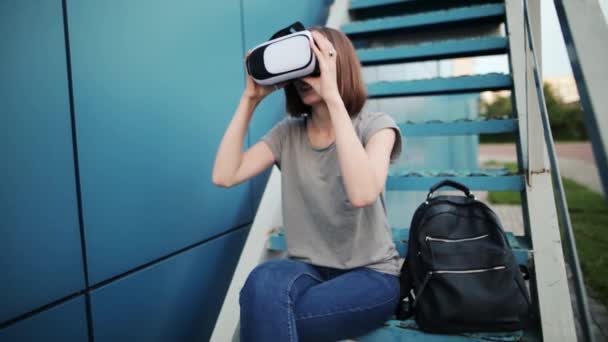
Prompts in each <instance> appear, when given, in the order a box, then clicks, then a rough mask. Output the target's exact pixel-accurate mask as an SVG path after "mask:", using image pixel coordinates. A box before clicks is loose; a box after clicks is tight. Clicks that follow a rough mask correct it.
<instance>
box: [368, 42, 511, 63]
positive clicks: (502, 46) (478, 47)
mask: <svg viewBox="0 0 608 342" xmlns="http://www.w3.org/2000/svg"><path fill="white" fill-rule="evenodd" d="M507 50H508V41H507V39H506V38H505V37H483V38H468V39H451V40H444V41H440V42H430V43H429V42H427V43H421V44H415V45H403V46H397V47H390V48H387V47H383V48H371V49H358V50H357V55H358V57H359V60H360V61H361V63H362V64H363V65H378V64H391V63H403V62H412V61H423V60H431V59H441V58H455V57H470V56H481V55H490V54H500V53H506V52H507Z"/></svg>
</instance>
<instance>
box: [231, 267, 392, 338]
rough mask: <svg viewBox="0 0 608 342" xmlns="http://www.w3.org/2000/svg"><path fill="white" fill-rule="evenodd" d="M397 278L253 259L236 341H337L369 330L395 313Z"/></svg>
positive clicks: (358, 270) (241, 300) (364, 270)
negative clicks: (259, 261)
mask: <svg viewBox="0 0 608 342" xmlns="http://www.w3.org/2000/svg"><path fill="white" fill-rule="evenodd" d="M398 300H399V278H398V277H396V276H393V275H390V274H386V273H381V272H377V271H374V270H371V269H369V268H356V269H352V270H338V269H333V268H328V267H320V266H314V265H310V264H307V263H304V262H301V261H296V260H291V259H274V260H271V261H267V262H265V263H263V264H260V265H258V266H257V267H256V268H255V269H254V270H253V271H252V272H251V273H250V274H249V277H248V278H247V281H246V282H245V285H244V286H243V288H242V289H241V293H240V298H239V303H240V306H241V330H240V334H241V341H242V342H251V341H264V342H268V341H278V342H283V341H288V342H292V341H337V340H343V339H347V338H355V337H357V336H361V335H364V334H366V333H368V332H371V331H373V330H375V329H377V328H379V327H380V326H382V324H383V323H384V322H385V321H386V320H387V319H389V318H391V316H392V314H393V313H394V310H395V307H396V305H397V302H398Z"/></svg>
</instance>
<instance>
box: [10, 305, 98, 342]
mask: <svg viewBox="0 0 608 342" xmlns="http://www.w3.org/2000/svg"><path fill="white" fill-rule="evenodd" d="M87 340H88V332H87V322H86V316H85V308H84V298H83V297H82V296H80V297H76V298H74V299H71V300H69V301H67V302H65V303H62V304H60V305H58V306H56V307H53V308H51V309H48V310H45V311H43V312H41V313H39V314H37V315H35V316H32V317H30V318H27V319H25V320H23V321H20V322H18V323H16V324H13V325H11V326H9V327H8V328H5V329H2V330H0V342H17V341H18V342H29V341H32V342H34V341H66V342H67V341H69V342H78V341H83V342H84V341H87Z"/></svg>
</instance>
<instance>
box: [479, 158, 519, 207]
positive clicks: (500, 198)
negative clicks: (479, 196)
mask: <svg viewBox="0 0 608 342" xmlns="http://www.w3.org/2000/svg"><path fill="white" fill-rule="evenodd" d="M484 167H488V168H501V169H508V170H509V171H512V172H516V171H517V164H516V163H498V162H495V161H490V162H488V163H486V164H485V165H484ZM488 200H489V201H490V203H494V204H520V203H521V198H520V195H519V192H513V191H492V192H490V193H488Z"/></svg>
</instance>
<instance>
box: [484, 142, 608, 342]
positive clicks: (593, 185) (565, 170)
mask: <svg viewBox="0 0 608 342" xmlns="http://www.w3.org/2000/svg"><path fill="white" fill-rule="evenodd" d="M556 151H557V156H558V163H559V168H560V172H561V174H562V176H563V177H567V178H570V179H573V180H574V181H576V182H577V183H580V184H582V185H584V186H586V187H588V188H589V189H591V190H593V191H596V192H599V193H602V192H603V191H602V186H601V183H600V179H599V175H598V173H597V168H596V166H595V161H594V158H593V152H592V151H591V145H590V144H588V143H565V144H561V143H560V144H557V145H556ZM491 160H494V161H500V162H512V161H516V160H517V155H516V153H515V145H511V144H484V145H479V164H480V165H483V164H484V163H487V162H488V161H491ZM478 197H479V198H480V199H481V200H483V201H485V200H486V199H487V193H479V194H478ZM492 207H493V209H494V210H495V211H496V214H497V215H498V217H499V218H500V220H501V222H502V223H503V225H504V226H505V230H507V231H513V232H514V233H515V234H516V235H522V234H523V233H524V229H523V217H522V211H521V206H519V205H494V206H492ZM569 279H570V289H573V288H574V284H573V283H572V277H571V275H569ZM587 291H588V295H589V298H588V300H589V310H590V311H591V316H592V320H593V327H592V329H593V334H594V335H595V338H596V341H598V342H601V341H608V310H607V309H606V307H605V306H603V305H602V304H601V303H600V302H599V301H598V300H596V299H595V298H594V297H596V296H595V295H594V293H593V291H592V290H591V289H587ZM572 306H573V307H574V308H575V311H576V302H575V300H574V294H573V295H572ZM575 315H576V316H578V313H576V312H575ZM577 323H578V322H577ZM577 330H578V331H577V333H580V328H579V329H577Z"/></svg>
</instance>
